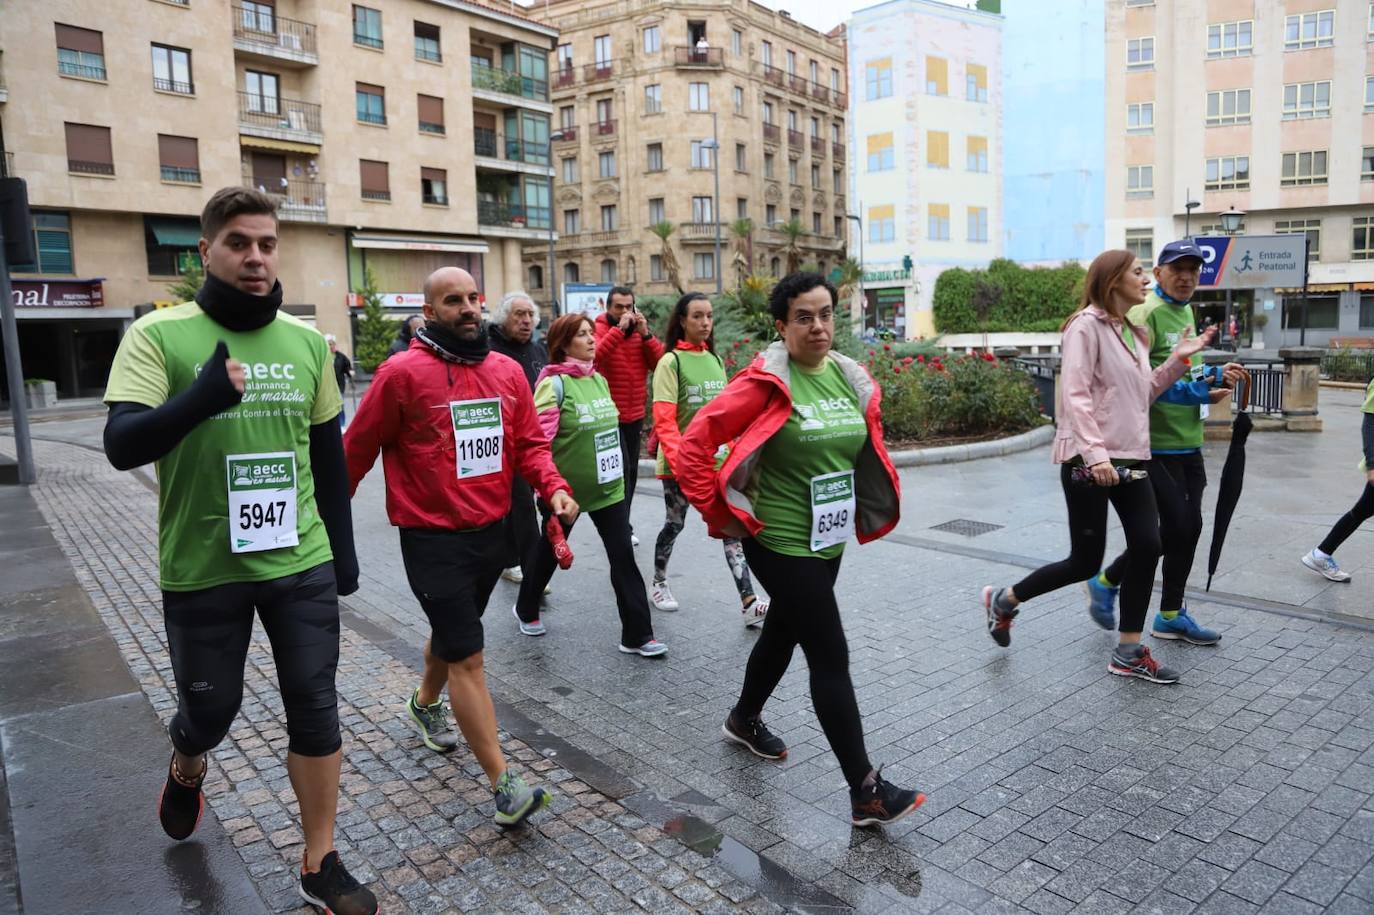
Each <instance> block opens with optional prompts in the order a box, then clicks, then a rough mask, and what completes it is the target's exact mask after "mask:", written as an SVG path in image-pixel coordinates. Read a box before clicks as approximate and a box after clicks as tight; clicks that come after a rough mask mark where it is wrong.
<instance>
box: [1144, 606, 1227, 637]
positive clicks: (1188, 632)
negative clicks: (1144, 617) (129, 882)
mask: <svg viewBox="0 0 1374 915" xmlns="http://www.w3.org/2000/svg"><path fill="white" fill-rule="evenodd" d="M1150 635H1152V636H1154V637H1155V638H1157V639H1182V640H1183V641H1185V642H1188V643H1190V644H1193V645H1215V644H1216V643H1217V642H1220V641H1221V633H1219V632H1217V631H1215V630H1212V629H1208V628H1207V627H1206V626H1202V625H1199V624H1198V621H1197V620H1195V619H1193V618H1192V617H1191V616H1189V615H1188V608H1187V607H1182V608H1180V609H1179V611H1178V616H1176V617H1174V618H1173V619H1171V620H1166V619H1165V618H1164V617H1163V615H1161V614H1158V613H1156V614H1155V622H1154V625H1153V626H1151V627H1150Z"/></svg>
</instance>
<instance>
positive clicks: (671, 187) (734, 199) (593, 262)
mask: <svg viewBox="0 0 1374 915" xmlns="http://www.w3.org/2000/svg"><path fill="white" fill-rule="evenodd" d="M531 13H532V15H535V16H537V17H539V18H541V19H543V20H545V21H547V22H548V23H550V24H551V25H554V26H556V27H557V28H558V30H559V32H560V34H561V36H562V37H561V38H559V39H558V41H559V44H558V49H557V53H556V55H555V60H554V63H553V68H552V77H551V79H552V84H553V90H552V92H553V105H554V108H555V121H554V126H553V131H554V132H553V158H554V160H555V161H554V168H555V174H554V220H555V225H554V228H555V229H556V230H557V231H558V240H557V247H556V251H555V252H554V255H555V256H554V260H555V262H556V267H555V268H554V269H555V270H556V274H555V276H554V277H553V283H549V282H546V276H547V274H548V271H549V269H550V266H549V263H550V252H549V248H548V243H547V241H545V243H544V244H543V245H534V244H531V245H527V246H526V249H525V263H526V268H527V286H528V287H531V288H534V289H542V290H543V296H544V298H545V300H547V299H548V293H549V291H550V290H549V289H548V288H547V287H549V286H551V285H555V284H558V283H575V282H582V283H598V282H604V283H617V282H618V283H627V284H632V285H633V286H634V287H635V288H636V289H637V290H638V291H640V292H642V293H650V294H660V295H666V294H673V293H675V292H676V290H675V289H674V287H673V285H672V283H671V282H670V278H669V270H670V266H669V263H670V262H669V261H666V260H665V258H664V256H663V244H662V242H660V240H659V239H658V238H657V237H656V236H655V235H654V234H653V233H652V232H651V231H650V227H651V226H653V225H655V224H658V223H660V222H664V221H666V222H671V223H673V224H674V226H675V227H676V228H675V231H674V232H673V234H672V235H671V236H670V238H669V245H670V246H671V248H672V251H673V258H674V259H675V260H676V262H677V263H678V264H679V265H680V267H681V275H680V279H681V283H682V285H683V287H684V288H687V289H695V290H699V291H703V292H713V291H714V290H715V288H716V282H717V275H718V274H719V273H720V271H721V269H722V266H723V269H724V272H725V275H724V278H723V285H724V287H725V288H729V287H731V286H733V285H735V267H734V266H733V263H732V262H733V256H734V250H735V244H734V243H733V240H732V238H731V232H730V224H731V223H732V222H734V221H735V220H737V219H739V218H745V217H747V218H749V219H750V220H752V222H753V225H754V226H755V229H754V232H753V234H752V237H751V238H750V239H749V240H748V243H746V244H743V245H741V247H742V248H744V249H745V250H747V251H748V252H749V253H750V254H751V255H752V261H753V263H752V265H751V266H752V268H753V269H754V270H762V271H766V272H770V273H773V274H775V275H781V274H782V272H783V270H784V269H785V267H786V255H785V253H784V246H785V237H784V234H783V233H782V232H781V231H780V229H779V226H780V224H782V223H786V222H788V221H790V220H792V219H796V220H798V222H799V223H800V224H801V226H802V227H803V229H804V230H805V234H804V235H803V236H802V237H801V240H800V247H801V249H802V260H803V262H810V263H816V264H818V265H820V266H822V267H824V268H825V269H826V270H828V269H830V268H831V267H833V266H834V265H835V264H836V263H837V262H838V261H839V260H840V257H841V252H842V250H843V247H844V241H843V240H844V237H845V230H846V223H845V212H846V211H845V199H844V188H845V186H846V184H847V181H848V177H847V172H846V170H845V155H844V153H845V125H844V113H845V108H846V105H847V104H848V98H847V89H846V82H845V72H846V67H845V56H844V43H843V40H842V39H841V38H839V37H833V36H827V35H824V34H822V33H820V32H817V31H816V30H814V29H811V28H808V27H806V26H804V25H802V24H801V23H799V22H796V21H794V20H793V19H792V18H791V17H789V16H788V15H787V14H786V13H783V12H774V11H773V10H770V9H768V8H767V7H764V6H761V5H759V4H757V3H753V2H751V0H693V2H691V3H686V4H683V3H668V2H664V0H550V2H548V3H546V4H542V5H537V6H535V7H533V8H532V10H531ZM712 140H714V141H715V143H716V144H717V145H715V146H714V149H713V145H712V142H711V141H712ZM717 166H718V168H719V182H720V192H719V195H718V200H717V194H716V191H715V183H716V167H717ZM718 224H719V225H720V234H721V238H722V254H721V260H722V261H723V265H718V264H716V263H715V259H714V249H715V239H716V233H717V225H718Z"/></svg>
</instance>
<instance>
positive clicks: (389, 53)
mask: <svg viewBox="0 0 1374 915" xmlns="http://www.w3.org/2000/svg"><path fill="white" fill-rule="evenodd" d="M367 2H368V4H370V5H364V4H352V5H350V4H344V3H330V2H323V0H275V2H271V0H235V2H234V3H233V4H232V5H230V4H224V3H220V2H213V0H125V2H120V3H105V4H97V3H90V2H83V0H49V2H45V3H31V2H30V3H14V4H7V6H6V10H5V13H4V15H3V16H0V53H3V57H0V62H2V65H3V71H2V72H0V85H4V86H6V88H5V89H4V90H0V148H3V151H4V155H3V157H0V163H3V166H4V169H5V171H6V172H7V173H8V174H10V175H15V176H18V177H21V178H24V179H25V180H26V181H27V183H28V193H29V201H30V205H31V207H32V208H33V211H34V230H35V236H36V241H37V245H38V250H39V262H38V263H37V264H34V265H30V266H29V267H28V268H27V269H26V270H21V271H19V272H17V273H16V274H15V288H16V292H15V297H16V299H17V300H19V302H18V303H19V305H20V306H21V307H20V308H19V309H18V314H19V317H20V318H21V324H20V327H21V344H22V347H23V350H24V353H25V372H26V374H28V375H30V376H35V375H42V376H46V377H50V378H54V379H55V380H57V381H58V382H59V391H60V393H61V394H62V395H63V396H81V395H92V394H95V393H98V392H99V391H100V390H101V389H102V388H103V386H104V381H105V373H106V371H107V370H108V365H109V359H110V357H111V355H112V354H113V351H114V347H115V345H116V343H117V341H118V337H119V334H120V332H121V331H122V328H123V327H124V326H125V325H126V324H127V323H128V322H129V321H130V320H132V318H133V317H134V315H135V309H137V308H139V307H140V306H145V305H148V304H155V303H158V302H161V301H165V300H168V299H169V298H170V294H169V292H168V286H169V284H170V283H171V282H173V281H175V280H176V278H177V275H178V274H179V273H180V271H181V268H182V265H183V263H184V262H185V260H184V259H185V258H186V257H187V256H188V255H189V254H190V252H192V251H194V249H195V245H196V242H197V239H198V238H199V234H200V233H199V226H198V221H197V216H198V215H199V213H200V210H201V207H202V206H203V205H204V203H205V201H206V199H207V198H208V197H209V196H210V194H211V193H213V192H214V190H215V189H217V188H219V187H222V186H225V185H233V184H244V185H249V186H253V187H258V188H260V189H262V190H264V191H266V192H268V193H269V194H272V195H273V196H275V197H276V198H277V200H278V203H279V205H280V210H279V215H280V217H281V281H282V286H283V288H284V292H285V301H286V303H287V304H286V307H287V309H288V310H290V311H292V312H293V313H296V314H298V315H301V316H303V317H305V318H306V319H307V320H313V321H314V322H315V323H316V324H317V326H318V327H319V328H320V330H321V331H327V332H332V333H335V334H337V335H338V337H339V339H340V341H341V345H342V346H343V348H344V349H345V350H348V349H351V345H350V341H351V335H350V303H351V301H352V297H351V296H350V294H349V293H350V290H351V289H352V288H354V287H355V286H356V285H357V284H358V283H359V282H360V281H361V278H362V275H363V271H364V268H365V267H371V268H372V269H373V270H374V271H375V273H376V275H377V278H378V281H379V288H380V289H381V290H382V291H383V292H384V293H386V296H385V297H384V301H385V303H386V304H387V306H388V307H389V308H390V309H392V310H395V311H401V312H413V311H419V293H420V288H421V282H422V280H423V279H424V277H425V276H426V275H427V274H428V273H429V272H430V271H431V270H433V269H434V268H435V267H438V266H440V265H445V264H455V265H458V266H462V267H465V268H467V269H469V270H471V271H472V273H473V274H474V276H476V277H477V279H478V282H479V285H480V288H481V289H482V290H483V291H484V292H485V294H486V296H487V297H488V298H494V297H499V296H500V295H502V294H503V293H504V292H505V291H507V290H509V289H513V288H517V287H518V286H519V285H520V283H521V281H522V277H521V252H522V247H523V245H524V243H525V242H526V241H527V240H530V239H539V238H544V237H546V236H547V235H548V232H549V230H550V227H551V220H550V210H549V200H550V179H551V176H552V170H551V167H550V162H549V147H548V133H549V118H550V115H551V113H552V110H553V108H552V105H551V103H550V100H549V86H548V78H547V71H548V55H549V52H550V51H551V50H552V48H553V46H554V43H555V41H556V36H557V32H556V30H555V29H553V28H551V27H549V26H547V25H544V24H541V23H538V22H535V21H533V20H530V19H527V18H523V17H522V16H519V15H515V14H512V13H509V12H505V11H502V10H499V9H494V8H491V7H487V6H485V5H482V4H480V3H475V2H464V0H386V2H382V0H367Z"/></svg>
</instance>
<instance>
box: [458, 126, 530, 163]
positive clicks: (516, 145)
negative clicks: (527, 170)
mask: <svg viewBox="0 0 1374 915" xmlns="http://www.w3.org/2000/svg"><path fill="white" fill-rule="evenodd" d="M472 145H473V152H474V153H475V154H476V155H479V156H486V157H487V158H489V159H505V160H506V161H507V162H523V163H525V164H527V165H548V164H549V144H547V143H535V142H533V141H530V140H521V139H519V138H517V137H503V136H501V135H500V134H498V133H497V132H496V131H494V130H492V129H491V128H489V127H476V128H474V129H473V132H472Z"/></svg>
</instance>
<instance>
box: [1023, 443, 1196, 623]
mask: <svg viewBox="0 0 1374 915" xmlns="http://www.w3.org/2000/svg"><path fill="white" fill-rule="evenodd" d="M1149 471H1150V487H1151V488H1152V489H1154V491H1155V505H1156V506H1158V508H1159V539H1160V542H1161V543H1162V545H1163V547H1164V584H1163V587H1162V589H1161V593H1160V597H1159V609H1160V610H1164V611H1172V610H1178V609H1180V608H1182V606H1183V592H1184V589H1186V588H1187V587H1188V575H1189V574H1190V573H1191V572H1192V571H1193V554H1195V553H1196V552H1197V542H1198V538H1199V537H1201V536H1202V491H1203V490H1204V489H1206V488H1207V465H1206V464H1205V463H1204V462H1203V459H1202V452H1201V451H1190V452H1188V453H1187V454H1156V455H1155V456H1154V458H1153V459H1151V461H1150V464H1149ZM1125 575H1126V554H1125V553H1122V554H1121V555H1120V556H1118V557H1117V558H1116V559H1115V560H1113V561H1112V564H1111V565H1110V566H1108V567H1107V580H1108V581H1110V582H1120V581H1121V580H1122V579H1123V578H1124V577H1125ZM1018 593H1019V592H1018Z"/></svg>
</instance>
